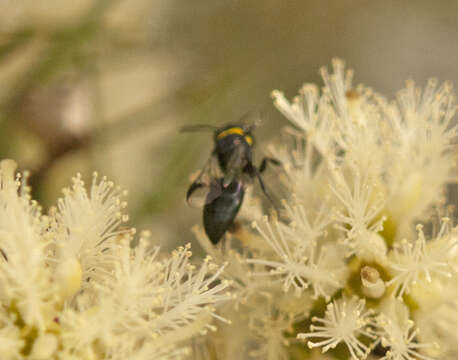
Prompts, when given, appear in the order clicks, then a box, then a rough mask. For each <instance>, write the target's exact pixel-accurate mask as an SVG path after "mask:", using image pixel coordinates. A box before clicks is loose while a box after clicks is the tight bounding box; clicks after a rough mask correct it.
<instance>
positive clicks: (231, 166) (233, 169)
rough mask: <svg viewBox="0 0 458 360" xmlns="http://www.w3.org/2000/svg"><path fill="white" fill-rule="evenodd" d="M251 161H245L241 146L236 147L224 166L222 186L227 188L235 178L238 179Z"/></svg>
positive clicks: (245, 154)
mask: <svg viewBox="0 0 458 360" xmlns="http://www.w3.org/2000/svg"><path fill="white" fill-rule="evenodd" d="M249 161H251V160H250V159H247V153H246V150H245V148H244V147H243V146H237V147H236V148H235V149H234V151H233V153H232V155H231V157H230V159H229V161H228V163H227V166H226V172H225V174H224V179H223V186H224V187H227V186H228V185H229V184H230V183H231V182H232V181H233V180H234V179H235V178H239V177H240V176H241V174H242V172H243V169H244V167H245V166H246V164H247V163H248V162H249Z"/></svg>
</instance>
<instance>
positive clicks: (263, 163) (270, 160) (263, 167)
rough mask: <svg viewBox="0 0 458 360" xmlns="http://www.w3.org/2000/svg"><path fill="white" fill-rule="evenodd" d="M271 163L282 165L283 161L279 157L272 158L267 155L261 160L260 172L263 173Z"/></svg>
mask: <svg viewBox="0 0 458 360" xmlns="http://www.w3.org/2000/svg"><path fill="white" fill-rule="evenodd" d="M268 163H270V164H272V165H275V166H280V165H281V162H280V161H278V160H277V159H274V158H270V157H265V158H264V159H262V161H261V165H259V170H258V171H259V173H261V174H262V173H263V172H264V170H266V167H267V164H268Z"/></svg>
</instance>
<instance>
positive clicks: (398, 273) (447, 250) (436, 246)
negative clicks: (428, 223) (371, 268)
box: [387, 218, 458, 297]
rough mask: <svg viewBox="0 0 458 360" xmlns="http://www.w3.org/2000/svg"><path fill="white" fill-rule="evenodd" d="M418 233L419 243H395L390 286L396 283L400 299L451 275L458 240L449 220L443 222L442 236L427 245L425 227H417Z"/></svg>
mask: <svg viewBox="0 0 458 360" xmlns="http://www.w3.org/2000/svg"><path fill="white" fill-rule="evenodd" d="M417 231H418V238H417V240H416V241H415V242H414V243H410V242H408V241H407V240H404V241H402V242H401V244H400V245H398V244H396V245H395V249H394V252H393V253H392V257H391V258H390V262H389V267H390V268H391V269H392V273H393V278H392V279H391V280H390V281H388V282H387V285H391V284H394V286H395V292H396V293H397V294H398V296H399V297H401V296H402V295H403V294H404V293H405V292H408V291H409V289H410V287H411V286H412V285H413V284H416V283H417V282H420V283H425V282H428V283H430V282H431V279H432V276H445V277H451V276H452V272H453V267H452V265H451V261H450V260H451V258H450V254H452V253H453V252H452V250H453V249H454V248H456V247H457V246H458V239H457V238H456V237H455V236H452V230H451V229H450V226H449V219H447V218H445V219H443V221H442V225H441V229H440V231H439V234H438V235H437V237H436V239H435V240H433V241H432V242H429V243H427V242H426V239H425V235H424V233H423V226H422V225H418V226H417ZM453 231H456V229H454V230H453Z"/></svg>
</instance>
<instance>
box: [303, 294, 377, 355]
mask: <svg viewBox="0 0 458 360" xmlns="http://www.w3.org/2000/svg"><path fill="white" fill-rule="evenodd" d="M364 305H365V302H364V300H359V299H358V298H351V299H340V300H338V301H333V302H332V303H329V304H328V305H327V307H326V314H325V317H324V318H318V317H314V318H312V321H313V322H314V323H318V324H319V325H311V326H310V331H311V332H309V333H299V334H298V335H297V337H298V338H299V339H309V338H323V339H325V340H322V341H317V342H313V341H308V342H307V345H308V346H309V347H310V348H313V347H321V348H322V349H323V352H326V351H328V350H329V349H332V348H335V347H336V346H337V344H339V343H344V344H345V345H346V346H347V348H348V350H349V352H350V354H351V357H352V359H361V358H365V357H366V356H367V355H368V354H369V352H370V351H371V347H370V346H367V345H365V344H364V343H363V342H362V341H360V340H359V339H358V337H360V336H361V335H363V336H365V337H367V338H369V339H372V340H374V339H375V338H376V336H375V335H374V334H373V333H372V332H371V329H370V326H371V325H373V324H374V320H373V314H374V312H373V311H372V310H366V309H365V308H364Z"/></svg>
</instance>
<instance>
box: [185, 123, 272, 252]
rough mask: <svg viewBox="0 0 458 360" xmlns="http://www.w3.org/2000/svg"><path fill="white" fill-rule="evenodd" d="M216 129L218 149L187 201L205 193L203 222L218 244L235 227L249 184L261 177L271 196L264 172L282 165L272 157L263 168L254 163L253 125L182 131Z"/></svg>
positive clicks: (202, 126)
mask: <svg viewBox="0 0 458 360" xmlns="http://www.w3.org/2000/svg"><path fill="white" fill-rule="evenodd" d="M201 129H212V130H213V131H214V136H213V140H214V143H215V147H214V149H213V151H212V154H211V156H210V158H209V160H208V161H207V163H206V165H205V166H204V168H203V169H202V171H201V172H200V174H199V175H198V177H197V179H196V180H195V181H194V182H193V183H192V184H191V185H190V187H189V189H188V191H187V193H186V200H187V201H188V202H189V203H192V198H193V197H194V196H195V194H197V193H199V192H203V194H204V195H203V196H202V195H201V198H203V200H204V201H205V205H204V211H203V223H204V228H205V232H206V233H207V235H208V237H209V238H210V240H211V242H212V243H214V244H217V243H218V242H219V241H220V239H221V238H222V237H223V235H224V233H225V232H226V231H227V230H228V229H229V228H230V227H231V225H232V224H233V222H234V219H235V217H236V215H237V213H238V211H239V209H240V207H241V205H242V202H243V197H244V195H245V188H244V187H245V184H246V183H248V182H250V181H251V180H252V179H254V178H257V179H258V181H259V184H260V186H261V189H262V191H263V193H264V194H265V195H266V196H267V198H268V199H269V200H270V201H272V199H271V197H270V196H269V195H268V194H267V192H266V188H265V186H264V182H263V180H262V178H261V173H262V172H263V171H264V170H265V169H266V166H267V164H268V163H272V164H275V165H279V164H280V162H279V161H277V160H275V159H272V158H267V157H266V158H264V159H263V160H262V162H261V165H260V166H259V168H258V167H256V166H255V165H254V164H253V146H254V138H253V135H252V129H253V126H250V125H241V124H228V125H225V126H223V127H221V128H216V127H212V126H209V125H197V126H190V127H184V128H182V131H194V130H201Z"/></svg>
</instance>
